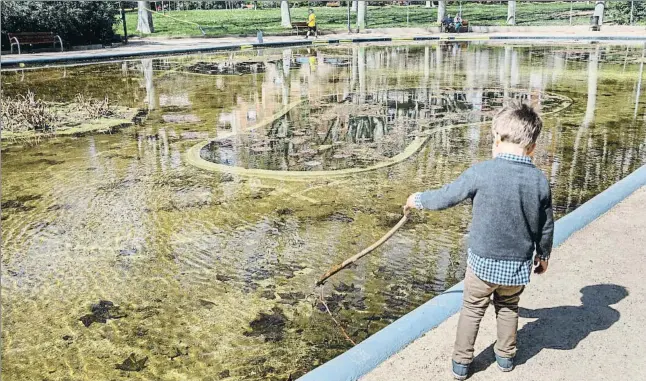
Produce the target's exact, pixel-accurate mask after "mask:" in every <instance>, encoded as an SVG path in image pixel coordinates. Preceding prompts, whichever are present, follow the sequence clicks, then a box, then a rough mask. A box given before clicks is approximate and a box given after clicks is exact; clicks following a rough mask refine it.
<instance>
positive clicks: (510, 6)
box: [507, 1, 516, 25]
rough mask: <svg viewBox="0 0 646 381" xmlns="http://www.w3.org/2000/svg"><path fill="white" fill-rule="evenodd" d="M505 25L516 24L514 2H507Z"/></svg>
mask: <svg viewBox="0 0 646 381" xmlns="http://www.w3.org/2000/svg"><path fill="white" fill-rule="evenodd" d="M507 25H516V2H515V1H508V2H507Z"/></svg>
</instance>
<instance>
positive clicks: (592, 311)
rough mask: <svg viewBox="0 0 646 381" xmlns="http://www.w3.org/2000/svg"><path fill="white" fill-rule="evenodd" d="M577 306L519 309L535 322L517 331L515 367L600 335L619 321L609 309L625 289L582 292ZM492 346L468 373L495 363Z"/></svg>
mask: <svg viewBox="0 0 646 381" xmlns="http://www.w3.org/2000/svg"><path fill="white" fill-rule="evenodd" d="M581 294H583V295H582V296H581V302H582V305H580V306H560V307H553V308H542V309H538V310H528V309H525V308H522V307H521V308H520V316H521V317H523V318H529V319H537V320H534V321H532V322H529V323H527V324H525V326H523V328H521V329H520V330H519V331H518V353H517V354H516V361H515V364H516V365H522V364H524V363H525V362H527V360H529V359H531V358H532V357H534V356H536V355H537V354H539V353H540V351H541V350H543V349H560V350H572V349H574V348H576V346H577V345H578V344H579V343H580V342H581V341H582V340H584V339H585V338H586V337H588V335H589V334H590V333H592V332H595V331H603V330H606V329H608V328H610V326H612V325H613V324H614V323H616V322H617V321H618V320H619V317H620V314H619V311H617V310H615V309H614V308H612V307H610V306H611V305H613V304H616V303H619V301H621V300H622V299H624V298H625V297H626V296H628V290H626V288H625V287H623V286H619V285H616V284H597V285H594V286H586V287H583V288H582V289H581ZM495 361H496V360H495V357H494V352H493V344H491V345H490V346H489V347H488V348H487V349H485V350H484V351H482V352H481V353H480V354H478V356H476V358H475V359H474V360H473V363H472V367H471V369H472V370H473V373H477V372H480V371H483V370H485V369H487V368H488V367H489V366H490V365H491V364H493V363H494V362H495Z"/></svg>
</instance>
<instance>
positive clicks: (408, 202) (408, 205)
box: [404, 193, 416, 214]
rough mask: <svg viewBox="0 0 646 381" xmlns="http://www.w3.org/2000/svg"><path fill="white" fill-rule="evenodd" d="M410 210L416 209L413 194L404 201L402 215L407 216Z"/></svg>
mask: <svg viewBox="0 0 646 381" xmlns="http://www.w3.org/2000/svg"><path fill="white" fill-rule="evenodd" d="M411 209H416V207H415V194H414V193H413V194H411V195H410V196H408V200H406V205H404V214H408V213H409V212H410V210H411Z"/></svg>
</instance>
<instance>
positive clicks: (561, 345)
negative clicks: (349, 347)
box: [361, 187, 646, 381]
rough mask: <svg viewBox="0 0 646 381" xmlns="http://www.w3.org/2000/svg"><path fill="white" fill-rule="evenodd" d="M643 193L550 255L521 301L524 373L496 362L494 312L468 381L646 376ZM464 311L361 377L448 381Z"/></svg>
mask: <svg viewBox="0 0 646 381" xmlns="http://www.w3.org/2000/svg"><path fill="white" fill-rule="evenodd" d="M644 205H646V187H642V188H641V189H639V190H638V191H637V192H635V193H634V194H633V195H631V196H630V197H628V198H627V199H626V200H624V201H622V202H621V203H620V204H619V205H617V206H615V207H614V208H613V209H612V210H610V212H608V213H607V214H605V215H603V216H601V217H600V218H598V219H597V220H595V221H594V222H592V223H591V224H589V225H588V226H587V227H585V228H584V229H582V230H581V231H579V232H577V233H575V234H574V235H573V236H572V237H570V239H568V240H567V241H566V242H565V243H564V244H563V245H561V246H560V247H558V248H557V249H556V250H555V251H554V252H553V254H552V260H551V261H550V267H549V270H548V272H547V273H546V274H545V275H542V276H536V275H535V276H534V277H533V278H532V279H533V280H532V283H531V284H530V285H529V286H528V288H527V289H526V291H525V293H524V294H523V296H522V297H521V303H520V305H521V319H520V324H519V335H518V342H519V351H518V354H517V368H516V369H515V370H514V371H513V372H511V373H502V372H500V371H499V370H498V369H497V367H496V366H495V363H494V361H495V360H494V357H493V343H494V342H495V320H494V319H495V317H494V314H493V308H490V309H489V311H488V314H487V316H485V318H484V320H483V323H482V325H481V327H480V335H479V337H478V340H477V342H476V348H475V353H476V358H475V360H474V363H473V364H472V368H473V369H474V374H473V376H471V377H470V378H469V380H524V381H530V380H568V381H570V380H586V381H587V380H613V381H616V380H646V360H644V353H646V340H645V339H644V338H646V281H645V278H646V264H645V263H646V247H645V245H644V238H645V237H646V233H644V232H646V213H645V212H646V208H645V207H644ZM457 318H458V315H454V316H453V317H451V318H450V319H448V320H447V321H445V322H444V323H442V324H441V325H439V326H438V327H437V328H435V329H433V330H431V331H429V332H428V333H427V334H426V335H424V336H423V337H421V338H420V339H418V340H416V341H415V342H413V343H412V344H410V345H409V346H408V347H406V348H405V349H403V350H402V351H401V352H399V353H398V354H396V355H394V356H393V357H391V358H390V359H388V360H387V361H385V362H383V363H382V364H381V365H379V366H378V367H377V368H376V369H374V370H373V371H372V372H370V373H368V374H367V375H365V376H364V377H362V378H361V380H362V381H395V380H415V381H423V380H448V379H451V378H452V376H451V372H450V359H451V351H452V348H453V340H454V336H455V330H456V326H457V320H458V319H457Z"/></svg>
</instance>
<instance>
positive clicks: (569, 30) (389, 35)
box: [0, 26, 646, 67]
mask: <svg viewBox="0 0 646 381" xmlns="http://www.w3.org/2000/svg"><path fill="white" fill-rule="evenodd" d="M477 30H481V32H477V33H462V34H457V35H456V34H452V35H449V34H446V33H442V34H440V33H435V32H431V31H429V29H424V28H390V29H373V30H368V31H366V32H364V33H360V34H357V33H331V34H326V35H323V36H320V37H319V39H318V40H317V41H316V43H314V44H315V45H316V44H325V43H327V42H328V41H329V42H331V43H338V42H352V41H354V42H362V41H365V42H370V41H376V40H379V39H382V40H385V41H390V40H393V41H397V40H412V39H413V38H420V39H436V40H437V39H461V40H470V39H473V40H484V39H492V40H495V39H500V40H501V42H504V41H506V40H507V39H519V40H523V39H529V40H536V39H556V40H563V39H565V40H570V41H576V40H591V39H595V40H624V41H632V42H638V41H646V28H644V27H643V26H635V27H626V26H622V27H604V29H603V31H601V32H591V31H590V30H589V28H588V27H587V26H574V27H550V28H546V27H524V28H523V27H516V28H513V29H510V28H509V27H480V28H476V31H477ZM313 41H314V40H313V39H310V40H305V39H304V38H303V37H302V36H271V37H265V38H264V43H265V44H264V46H267V47H272V46H274V47H275V46H291V45H312V44H313ZM257 42H258V41H257V39H256V37H223V38H175V39H168V38H131V40H130V42H129V43H128V45H121V46H117V47H113V48H105V49H96V50H84V51H66V52H44V53H33V54H21V55H18V54H11V55H9V54H4V55H2V57H0V62H1V63H2V65H3V66H5V67H11V66H14V67H15V66H20V67H22V66H34V65H43V64H52V63H57V62H82V61H85V62H96V61H105V60H111V59H125V58H134V57H141V56H166V55H173V54H186V53H194V52H208V51H217V50H239V49H240V48H241V47H244V48H251V47H262V46H263V45H260V44H258V43H257Z"/></svg>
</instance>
